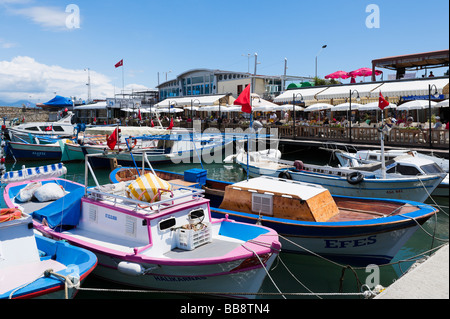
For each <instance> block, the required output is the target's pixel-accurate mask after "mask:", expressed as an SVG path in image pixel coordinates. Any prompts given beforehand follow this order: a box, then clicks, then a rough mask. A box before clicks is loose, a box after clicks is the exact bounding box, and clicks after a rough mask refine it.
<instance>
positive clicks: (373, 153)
mask: <svg viewBox="0 0 450 319" xmlns="http://www.w3.org/2000/svg"><path fill="white" fill-rule="evenodd" d="M332 151H333V152H335V153H336V155H337V156H341V157H340V158H339V157H338V159H339V161H340V162H341V159H342V157H345V158H349V159H351V158H354V159H355V160H356V161H357V162H359V164H370V163H374V162H381V151H380V150H358V151H356V152H354V153H351V152H348V151H347V152H344V151H342V150H337V149H332ZM405 155H409V156H411V157H415V158H419V159H426V160H430V161H433V162H434V163H436V165H438V166H439V167H440V168H441V169H442V170H443V171H444V172H447V173H448V172H449V160H448V159H445V158H441V157H438V156H435V155H427V154H423V153H420V152H417V151H414V150H407V149H396V150H386V151H384V158H385V160H386V161H388V160H391V159H394V158H396V157H398V156H405ZM341 165H342V166H347V165H348V163H346V161H345V160H344V161H342V162H341Z"/></svg>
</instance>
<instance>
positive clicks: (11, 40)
mask: <svg viewBox="0 0 450 319" xmlns="http://www.w3.org/2000/svg"><path fill="white" fill-rule="evenodd" d="M370 4H375V5H376V6H377V7H378V9H379V28H368V27H367V25H366V19H367V18H368V16H369V15H371V14H372V13H373V12H372V11H370V12H366V8H367V6H369V5H370ZM69 5H75V7H76V8H77V10H79V17H80V20H79V28H73V26H74V25H75V24H74V22H76V21H75V20H70V21H69V27H68V26H67V18H68V17H69V16H70V15H72V17H73V14H74V11H72V10H68V12H66V8H72V7H68V6H69ZM448 12H449V3H448V1H447V0H429V1H416V0H409V1H406V0H398V1H387V0H378V1H377V0H369V1H362V0H340V1H328V0H326V1H325V0H323V1H303V0H301V1H300V0H296V1H291V0H285V1H273V0H272V1H266V0H259V1H253V0H248V1H242V0H240V1H237V0H228V1H205V0H172V1H137V0H131V1H119V0H108V1H106V0H95V1H92V0H91V1H85V0H80V1H76V0H67V1H61V0H39V1H38V0H0V100H17V99H22V98H24V99H32V100H39V101H40V102H45V101H47V100H49V99H50V98H52V97H53V96H54V93H55V92H57V93H58V94H61V95H66V96H70V95H76V96H79V97H81V98H86V97H87V89H86V85H85V84H86V82H87V72H86V71H84V69H85V68H89V69H90V73H91V82H92V96H93V97H99V98H104V97H105V95H109V96H110V95H111V94H113V93H114V87H115V88H116V89H115V90H116V92H117V91H118V90H120V89H121V87H122V70H121V69H120V68H118V69H115V68H114V65H115V63H117V62H118V61H119V60H121V59H124V69H123V70H124V75H125V85H126V86H127V88H137V89H140V88H144V87H147V88H154V87H155V86H156V85H157V73H158V72H159V73H160V81H161V82H163V80H165V72H169V71H170V73H168V79H173V78H175V76H176V75H178V74H180V73H182V72H185V71H187V70H189V69H194V68H211V69H222V70H232V71H243V72H246V71H247V67H248V58H247V54H249V53H250V54H254V53H255V52H256V53H258V62H260V64H258V73H259V74H266V75H281V74H283V68H284V59H285V58H287V59H288V72H287V73H288V74H289V75H298V76H314V73H315V57H316V55H317V54H318V52H319V50H320V48H321V47H322V45H324V44H326V45H327V48H326V49H324V50H322V51H321V52H320V55H319V57H318V74H319V76H321V77H323V76H324V75H326V74H329V73H332V72H334V71H337V70H345V71H352V70H355V69H358V68H360V67H370V66H371V61H372V60H373V59H376V58H383V57H388V56H394V55H402V54H411V53H419V52H427V51H434V50H443V49H448V48H449V42H448V41H449V40H448V39H449V13H448ZM70 23H72V24H70ZM75 26H77V25H75ZM253 66H254V60H253V57H252V58H251V59H250V70H251V71H253ZM445 70H446V69H439V70H436V71H435V72H434V73H435V74H436V75H442V73H443V72H444V71H445ZM390 72H391V71H387V70H386V71H385V73H386V74H388V73H390ZM421 74H423V71H419V73H418V75H421Z"/></svg>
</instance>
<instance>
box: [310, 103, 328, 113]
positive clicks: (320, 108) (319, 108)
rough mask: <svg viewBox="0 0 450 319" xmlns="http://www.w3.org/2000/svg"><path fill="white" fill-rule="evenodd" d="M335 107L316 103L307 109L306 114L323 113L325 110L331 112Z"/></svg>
mask: <svg viewBox="0 0 450 319" xmlns="http://www.w3.org/2000/svg"><path fill="white" fill-rule="evenodd" d="M332 107H333V105H331V104H328V103H316V104H312V105H310V106H308V107H307V108H306V109H305V112H314V111H323V110H329V109H331V108H332Z"/></svg>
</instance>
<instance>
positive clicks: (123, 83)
mask: <svg viewBox="0 0 450 319" xmlns="http://www.w3.org/2000/svg"><path fill="white" fill-rule="evenodd" d="M123 69H124V66H123V63H122V97H125V95H124V94H125V81H124V76H123V73H124V72H123Z"/></svg>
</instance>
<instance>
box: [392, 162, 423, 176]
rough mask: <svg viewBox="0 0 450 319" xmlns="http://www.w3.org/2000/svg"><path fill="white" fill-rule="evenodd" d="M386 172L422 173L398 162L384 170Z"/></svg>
mask: <svg viewBox="0 0 450 319" xmlns="http://www.w3.org/2000/svg"><path fill="white" fill-rule="evenodd" d="M386 172H387V173H397V174H401V175H413V176H416V175H422V174H421V173H420V172H419V170H418V169H417V168H415V167H413V166H405V165H402V164H398V165H397V166H394V167H393V168H391V169H389V170H387V171H386Z"/></svg>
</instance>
